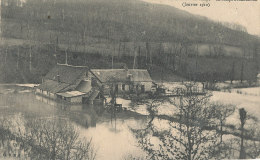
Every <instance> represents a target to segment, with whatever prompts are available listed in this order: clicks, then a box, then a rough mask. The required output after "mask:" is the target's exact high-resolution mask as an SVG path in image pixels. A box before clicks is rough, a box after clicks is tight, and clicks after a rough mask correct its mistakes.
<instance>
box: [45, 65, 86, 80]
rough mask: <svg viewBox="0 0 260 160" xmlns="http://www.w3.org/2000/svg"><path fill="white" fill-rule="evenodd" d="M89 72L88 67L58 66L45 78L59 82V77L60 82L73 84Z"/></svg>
mask: <svg viewBox="0 0 260 160" xmlns="http://www.w3.org/2000/svg"><path fill="white" fill-rule="evenodd" d="M87 70H88V67H86V66H71V65H62V64H58V65H57V66H56V67H54V68H53V69H51V71H50V72H49V73H47V75H46V76H45V79H51V80H54V81H58V76H57V75H59V79H60V82H63V83H68V84H73V83H74V82H75V81H76V80H77V79H78V78H79V77H81V76H82V74H85V73H86V71H87Z"/></svg>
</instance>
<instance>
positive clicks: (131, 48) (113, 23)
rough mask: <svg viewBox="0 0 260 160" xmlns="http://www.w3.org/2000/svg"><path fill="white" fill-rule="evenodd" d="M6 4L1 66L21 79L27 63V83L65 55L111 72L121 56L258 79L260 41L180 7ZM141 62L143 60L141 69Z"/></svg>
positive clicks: (121, 1)
mask: <svg viewBox="0 0 260 160" xmlns="http://www.w3.org/2000/svg"><path fill="white" fill-rule="evenodd" d="M1 2H2V5H1V6H2V8H1V11H2V15H1V20H2V22H1V29H2V36H3V37H4V38H5V39H7V40H6V41H5V42H4V43H2V46H0V49H1V50H0V51H1V55H0V56H1V58H2V62H3V63H2V64H5V65H2V67H1V68H0V69H2V71H3V70H8V72H10V74H7V77H8V76H9V77H12V76H13V75H12V72H14V71H15V70H17V68H19V63H18V61H21V62H22V63H21V64H23V67H24V68H23V70H24V75H25V76H21V77H23V80H24V81H27V80H26V79H28V81H30V79H31V81H35V78H28V77H30V75H31V74H32V75H37V77H38V78H36V81H39V79H40V78H39V77H40V76H41V75H44V74H45V73H46V72H47V71H48V70H49V68H51V67H52V66H53V65H54V64H55V63H56V62H57V61H58V62H60V63H62V62H64V57H65V53H68V54H69V56H68V57H69V58H70V62H71V63H73V64H75V65H77V64H81V65H82V64H86V65H89V66H90V67H94V68H98V67H102V68H108V67H111V57H114V60H115V61H116V62H120V63H126V64H127V65H128V67H130V68H132V67H136V68H147V69H149V70H151V72H152V71H154V72H159V71H160V70H161V71H162V70H165V71H166V72H165V73H167V74H170V73H175V74H179V75H181V76H184V77H186V78H191V77H193V78H194V77H198V76H193V75H192V74H193V73H196V74H198V75H203V76H204V77H205V78H204V79H201V80H205V79H207V78H208V77H211V79H212V78H213V79H214V77H215V76H212V75H218V76H220V77H221V78H219V77H218V80H223V79H229V78H230V77H232V76H233V75H232V73H230V72H234V73H236V75H235V76H233V77H234V78H235V79H239V78H240V77H241V76H240V75H241V71H240V70H241V68H242V69H243V70H245V71H247V72H249V73H247V74H244V75H247V77H250V79H251V77H254V75H255V69H256V70H257V68H258V67H256V64H257V62H256V61H255V60H258V59H259V57H260V56H258V55H259V48H258V46H260V45H259V44H260V40H259V37H256V36H253V35H250V34H248V33H246V32H245V30H244V29H243V28H242V29H240V28H239V27H237V28H235V29H231V28H230V27H228V26H227V25H226V24H224V25H223V24H221V23H217V22H214V21H211V20H209V19H207V18H205V17H201V16H197V15H192V14H190V13H188V12H185V11H182V10H180V9H177V8H174V7H172V6H166V5H159V4H150V3H146V2H142V1H139V0H73V1H72V0H27V1H26V3H22V2H21V1H19V0H2V1H1ZM18 42H19V43H18ZM11 44H12V46H11ZM0 45H1V44H0ZM8 45H9V46H8ZM18 48H19V49H18ZM18 51H19V52H18ZM6 53H12V55H10V56H9V57H8V56H7V54H6ZM47 55H48V56H47ZM43 57H45V59H44V60H43V59H42V58H43ZM133 57H136V58H137V59H138V60H137V62H136V64H135V65H136V66H133V65H134V64H133V61H134V60H133V59H134V58H133ZM225 57H228V58H225ZM232 57H236V58H232ZM223 59H228V60H225V61H224V62H223ZM245 61H246V62H245ZM30 62H31V63H30ZM46 62H48V64H49V65H48V66H47V65H46ZM29 63H30V64H31V67H28V66H29ZM17 64H18V67H17ZM233 64H235V65H233ZM244 64H246V65H244ZM8 65H9V66H8ZM14 66H16V67H14ZM195 66H197V67H195ZM208 66H211V67H208ZM233 66H234V67H233ZM242 66H243V67H242ZM12 67H13V69H12ZM158 67H159V68H158ZM160 67H161V68H160ZM29 68H31V69H30V70H31V71H30V72H28V70H29ZM205 68H211V69H205ZM218 68H221V69H220V70H218ZM233 68H234V69H233ZM9 70H10V71H9ZM234 70H235V71H234ZM39 71H40V72H39ZM251 72H252V73H251ZM191 73H192V74H191ZM213 73H214V74H213ZM220 73H222V74H223V75H222V74H220ZM227 73H228V74H227ZM39 74H40V75H39ZM155 75H159V74H157V73H156V74H155ZM207 75H211V76H207ZM227 75H229V76H227ZM248 75H250V76H248ZM203 76H201V77H203ZM31 77H33V76H31ZM8 79H10V78H5V81H6V80H7V81H8Z"/></svg>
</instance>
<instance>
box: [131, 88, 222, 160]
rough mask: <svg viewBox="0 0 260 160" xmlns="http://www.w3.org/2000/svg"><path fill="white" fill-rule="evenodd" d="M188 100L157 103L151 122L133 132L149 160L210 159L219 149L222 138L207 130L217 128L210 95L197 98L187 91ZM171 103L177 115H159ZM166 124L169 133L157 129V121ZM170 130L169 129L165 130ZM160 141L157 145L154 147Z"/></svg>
mask: <svg viewBox="0 0 260 160" xmlns="http://www.w3.org/2000/svg"><path fill="white" fill-rule="evenodd" d="M183 93H185V95H184V96H180V97H179V98H175V99H166V100H165V99H157V100H156V99H154V100H153V101H152V102H151V103H150V104H149V105H148V106H147V110H148V111H149V113H150V117H151V120H150V121H149V122H148V125H147V127H146V128H144V129H141V130H133V131H134V133H135V135H136V137H137V138H138V142H139V144H140V146H141V147H142V149H143V150H144V151H146V152H147V154H148V157H147V158H149V159H187V160H194V159H209V158H212V152H213V151H214V147H215V146H217V145H218V141H217V137H218V134H217V133H216V131H214V130H207V129H206V128H208V127H209V126H211V125H212V124H214V119H215V118H214V114H213V112H212V109H213V108H212V107H211V106H210V105H209V103H208V101H209V95H204V96H196V95H194V94H193V93H192V90H190V89H188V88H186V89H185V91H183ZM162 103H168V104H169V105H168V107H169V108H175V109H174V111H175V114H174V115H172V116H170V115H161V114H158V107H159V106H160V105H161V104H162ZM157 120H159V121H160V120H166V121H167V123H168V127H167V128H168V129H162V128H160V127H158V126H156V123H155V121H157ZM164 128H166V126H165V127H164ZM152 141H153V142H154V141H156V143H153V142H152Z"/></svg>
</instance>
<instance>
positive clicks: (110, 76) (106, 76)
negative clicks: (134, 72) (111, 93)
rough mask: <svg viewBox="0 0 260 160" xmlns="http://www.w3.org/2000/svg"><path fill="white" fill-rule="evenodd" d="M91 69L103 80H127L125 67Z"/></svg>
mask: <svg viewBox="0 0 260 160" xmlns="http://www.w3.org/2000/svg"><path fill="white" fill-rule="evenodd" d="M91 71H92V73H93V74H95V76H96V77H97V78H98V79H99V80H100V81H101V82H111V81H126V80H127V76H126V71H125V70H124V69H91Z"/></svg>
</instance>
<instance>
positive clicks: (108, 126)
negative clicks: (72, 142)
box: [0, 86, 147, 160]
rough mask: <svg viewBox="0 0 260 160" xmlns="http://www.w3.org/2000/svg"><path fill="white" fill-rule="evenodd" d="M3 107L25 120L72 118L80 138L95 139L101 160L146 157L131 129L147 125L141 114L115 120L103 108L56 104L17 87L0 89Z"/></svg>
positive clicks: (118, 116)
mask: <svg viewBox="0 0 260 160" xmlns="http://www.w3.org/2000/svg"><path fill="white" fill-rule="evenodd" d="M25 90H26V92H25ZM28 90H29V91H28ZM7 91H8V92H7ZM0 106H5V107H3V108H1V107H0V110H3V109H5V110H7V111H9V112H10V113H15V112H16V113H22V115H23V116H24V117H25V118H26V117H30V116H37V117H49V116H53V117H54V116H58V117H65V118H69V119H70V121H72V122H73V123H75V124H76V125H77V126H79V128H80V133H81V136H83V137H86V138H92V141H93V143H94V146H96V148H97V149H98V151H97V158H98V159H108V160H109V159H113V160H116V159H122V158H123V157H124V156H125V155H127V154H134V155H136V154H137V155H141V154H143V152H142V151H141V150H140V149H139V148H138V147H137V143H136V140H135V138H134V137H133V135H132V132H131V131H130V129H129V128H140V127H142V126H144V125H145V124H146V122H147V117H146V116H143V115H140V114H138V113H135V112H131V111H122V112H120V113H117V114H116V116H115V117H114V116H111V113H109V112H107V111H106V110H105V109H104V107H103V106H98V105H87V104H67V103H63V102H57V101H55V100H52V99H49V98H46V97H42V96H40V95H35V94H34V92H33V90H32V89H28V88H23V87H22V88H21V87H17V86H4V87H3V86H1V87H0Z"/></svg>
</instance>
